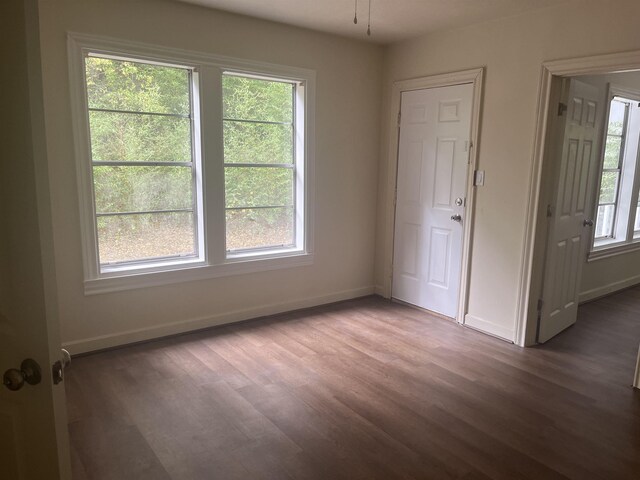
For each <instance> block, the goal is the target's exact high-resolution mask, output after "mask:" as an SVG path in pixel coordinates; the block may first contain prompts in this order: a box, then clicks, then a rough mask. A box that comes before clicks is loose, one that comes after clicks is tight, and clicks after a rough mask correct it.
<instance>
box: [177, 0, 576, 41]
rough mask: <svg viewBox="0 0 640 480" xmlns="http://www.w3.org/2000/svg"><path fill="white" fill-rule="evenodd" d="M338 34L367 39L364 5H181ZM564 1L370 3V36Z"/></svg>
mask: <svg viewBox="0 0 640 480" xmlns="http://www.w3.org/2000/svg"><path fill="white" fill-rule="evenodd" d="M180 1H183V2H188V3H195V4H199V5H204V6H207V7H212V8H216V9H219V10H226V11H229V12H234V13H239V14H243V15H250V16H252V17H258V18H264V19H267V20H273V21H276V22H282V23H287V24H290V25H296V26H299V27H305V28H311V29H314V30H320V31H324V32H329V33H335V34H338V35H346V36H350V37H355V38H360V39H367V35H366V31H367V17H368V6H369V0H358V24H357V25H354V24H353V14H354V3H355V0H180ZM567 1H568V0H371V37H370V38H369V40H370V41H372V42H376V43H391V42H395V41H398V40H404V39H407V38H410V37H415V36H418V35H422V34H425V33H428V32H433V31H436V30H443V29H447V28H454V27H461V26H465V25H470V24H473V23H479V22H484V21H487V20H492V19H495V18H501V17H508V16H511V15H517V14H519V13H523V12H526V11H529V10H538V9H541V8H546V7H550V6H554V5H558V4H561V3H566V2H567Z"/></svg>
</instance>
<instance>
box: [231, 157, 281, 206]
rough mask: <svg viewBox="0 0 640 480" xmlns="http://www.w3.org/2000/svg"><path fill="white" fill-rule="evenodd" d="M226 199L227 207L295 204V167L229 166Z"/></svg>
mask: <svg viewBox="0 0 640 480" xmlns="http://www.w3.org/2000/svg"><path fill="white" fill-rule="evenodd" d="M225 199H226V206H227V207H228V208H230V207H262V206H264V207H267V206H284V205H286V206H289V205H292V204H293V170H292V169H290V168H277V167H272V168H271V167H269V168H265V167H226V168H225Z"/></svg>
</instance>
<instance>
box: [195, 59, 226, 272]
mask: <svg viewBox="0 0 640 480" xmlns="http://www.w3.org/2000/svg"><path fill="white" fill-rule="evenodd" d="M200 92H201V98H200V103H201V113H200V114H201V126H202V130H203V131H205V132H207V135H204V136H203V138H202V150H203V152H202V158H203V168H202V172H203V180H204V184H205V185H206V191H205V193H204V208H205V216H206V224H205V233H206V234H205V239H206V240H205V241H206V245H205V248H206V251H207V259H208V262H209V263H210V264H221V263H224V261H225V257H226V249H225V229H224V225H225V204H224V144H223V136H222V135H223V121H222V70H221V69H220V68H217V67H210V66H204V67H202V68H201V69H200Z"/></svg>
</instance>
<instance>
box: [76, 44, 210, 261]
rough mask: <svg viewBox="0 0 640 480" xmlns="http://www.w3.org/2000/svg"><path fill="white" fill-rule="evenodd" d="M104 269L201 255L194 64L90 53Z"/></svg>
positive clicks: (88, 75) (93, 169) (89, 88)
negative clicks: (192, 66) (142, 60)
mask: <svg viewBox="0 0 640 480" xmlns="http://www.w3.org/2000/svg"><path fill="white" fill-rule="evenodd" d="M85 75H86V77H85V78H86V86H87V106H88V108H87V110H88V117H89V132H90V139H91V142H90V148H91V174H92V178H93V192H94V198H93V201H94V202H93V203H94V208H95V229H96V234H97V235H96V236H97V245H96V248H97V251H98V259H99V265H100V271H101V272H108V271H110V270H113V268H114V267H118V266H121V267H124V266H136V265H140V266H142V265H150V264H153V263H155V262H159V261H162V262H163V263H166V262H171V261H175V262H180V261H181V260H182V259H186V258H198V257H199V254H200V248H199V241H198V240H199V234H200V232H201V230H202V229H201V228H199V219H200V218H201V216H202V211H201V209H199V208H197V206H196V205H197V202H196V197H197V192H198V191H199V188H198V182H197V180H196V179H197V177H198V168H197V166H198V165H199V159H198V158H196V152H195V151H194V150H195V149H194V148H193V145H194V143H195V142H196V141H197V140H198V139H196V138H194V128H193V123H194V122H198V121H199V119H198V117H197V116H196V115H194V108H193V105H192V98H193V95H192V90H193V87H194V82H193V75H194V72H193V69H192V68H188V67H180V66H174V65H165V64H161V63H154V64H150V63H142V62H140V61H138V60H135V61H134V60H132V59H121V58H114V57H112V56H104V55H93V54H92V55H89V56H88V57H87V58H86V60H85Z"/></svg>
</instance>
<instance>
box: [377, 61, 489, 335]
mask: <svg viewBox="0 0 640 480" xmlns="http://www.w3.org/2000/svg"><path fill="white" fill-rule="evenodd" d="M483 78H484V67H480V68H474V69H470V70H464V71H460V72H451V73H443V74H440V75H432V76H428V77H420V78H413V79H409V80H400V81H397V82H395V83H394V84H393V87H392V90H391V105H390V118H389V135H388V138H389V150H388V154H387V165H386V171H387V198H386V200H385V205H384V207H385V210H384V219H383V222H384V224H383V231H384V242H383V261H384V279H383V284H382V285H379V286H378V287H377V289H376V293H378V294H379V295H381V296H383V297H385V298H390V297H391V295H392V275H393V244H394V224H395V195H396V193H395V192H396V183H397V173H398V142H399V131H400V130H399V126H398V112H399V111H400V101H401V98H402V92H407V91H411V90H422V89H426V88H437V87H447V86H452V85H461V84H465V83H471V84H473V104H472V110H471V148H470V151H471V152H470V154H469V166H468V168H469V171H468V175H467V191H466V197H467V213H466V216H467V219H468V221H466V222H464V233H463V254H462V275H461V279H460V294H459V301H458V314H457V318H456V320H457V321H458V323H464V318H465V314H466V311H467V300H468V290H469V277H470V275H469V273H470V266H471V241H472V239H473V223H474V222H473V219H474V211H475V210H474V208H475V194H474V193H475V190H474V185H473V172H474V171H475V170H476V168H477V165H478V151H479V150H478V147H479V139H480V113H481V106H482V93H483Z"/></svg>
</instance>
